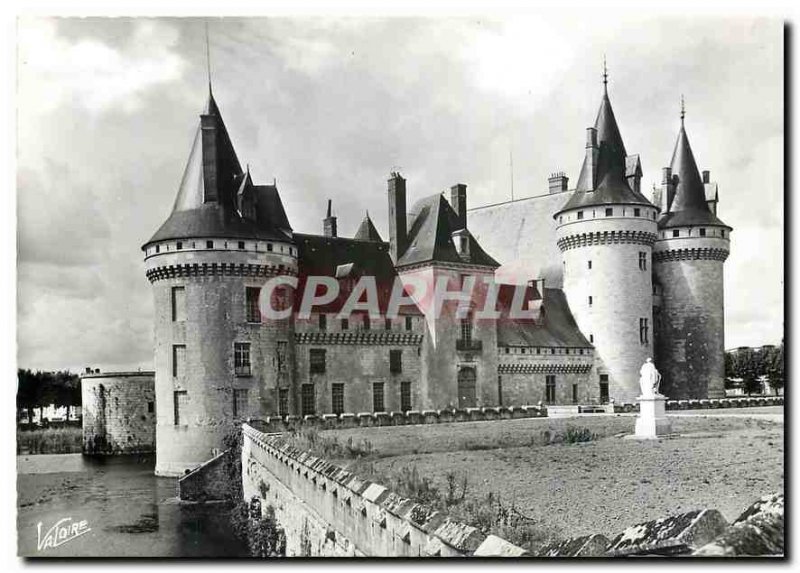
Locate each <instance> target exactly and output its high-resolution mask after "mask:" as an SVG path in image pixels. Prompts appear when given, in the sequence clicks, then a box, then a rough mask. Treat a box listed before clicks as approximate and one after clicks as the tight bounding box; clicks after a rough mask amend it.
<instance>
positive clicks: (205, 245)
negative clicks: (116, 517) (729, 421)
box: [142, 92, 297, 475]
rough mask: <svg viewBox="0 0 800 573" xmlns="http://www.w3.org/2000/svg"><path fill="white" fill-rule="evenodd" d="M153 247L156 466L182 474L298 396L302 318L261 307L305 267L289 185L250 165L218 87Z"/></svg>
mask: <svg viewBox="0 0 800 573" xmlns="http://www.w3.org/2000/svg"><path fill="white" fill-rule="evenodd" d="M142 250H143V251H144V257H145V266H146V275H147V278H148V279H149V281H150V283H151V284H152V287H153V295H154V300H155V305H154V306H155V313H154V314H155V329H154V334H155V341H154V342H155V389H156V400H155V403H156V473H157V474H159V475H180V474H183V473H184V471H185V470H187V469H191V468H193V467H195V466H197V465H199V464H201V463H203V462H205V461H207V460H208V459H209V458H211V457H212V456H213V455H214V453H215V452H217V451H220V450H221V449H222V448H223V447H224V444H223V439H224V437H225V435H226V434H227V433H228V432H229V431H230V429H231V428H233V427H234V426H235V425H237V424H238V423H240V422H241V420H244V419H246V418H248V417H263V416H265V415H269V414H276V413H279V412H281V411H285V413H288V411H287V410H288V408H290V407H291V404H292V403H293V401H294V400H293V397H292V394H293V392H292V379H291V375H292V374H291V368H289V364H290V363H291V362H290V359H291V353H292V345H293V335H292V328H293V327H292V323H291V322H290V321H288V320H284V321H271V320H269V319H267V318H263V320H262V316H261V313H260V306H259V303H260V298H261V297H260V294H261V289H262V288H263V287H264V283H265V281H266V280H267V279H268V278H271V277H275V276H281V275H295V274H296V273H297V250H296V247H295V245H294V242H293V239H292V230H291V226H290V225H289V222H288V220H287V218H286V213H285V212H284V209H283V205H282V204H281V200H280V196H279V195H278V191H277V188H276V187H275V186H274V185H264V186H259V185H254V184H253V182H252V179H251V176H250V173H249V170H248V171H246V172H243V171H242V169H241V166H240V164H239V160H238V158H237V156H236V152H235V151H234V148H233V145H232V144H231V140H230V137H229V135H228V132H227V129H226V128H225V123H224V122H223V120H222V116H221V114H220V112H219V108H218V107H217V104H216V102H215V101H214V97H213V95H212V94H211V93H210V92H209V97H208V105H207V107H206V110H205V111H204V113H203V114H202V115H201V116H200V125H199V126H198V129H197V132H196V134H195V139H194V143H193V145H192V149H191V152H190V154H189V160H188V162H187V164H186V169H185V171H184V175H183V179H182V180H181V183H180V186H179V189H178V193H177V197H176V198H175V203H174V205H173V208H172V212H171V214H170V215H169V217H168V218H167V220H166V221H165V222H164V224H163V225H162V226H161V227H160V228H159V229H158V231H157V232H156V233H155V234H154V235H153V237H152V238H151V239H150V240H149V241H147V243H146V244H145V245H144V246H143V247H142ZM291 297H292V291H291V289H288V288H286V289H284V290H283V291H281V292H280V294H279V296H278V297H276V298H281V299H282V303H286V302H287V301H291ZM282 303H276V304H282ZM276 304H273V307H274V306H276Z"/></svg>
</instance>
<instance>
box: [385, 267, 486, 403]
mask: <svg viewBox="0 0 800 573" xmlns="http://www.w3.org/2000/svg"><path fill="white" fill-rule="evenodd" d="M463 275H472V276H475V277H476V282H475V289H474V291H473V292H474V295H473V298H472V303H473V308H474V312H475V314H476V315H477V314H478V313H480V311H481V309H482V308H483V301H484V298H485V296H486V293H487V284H486V283H485V280H493V273H492V271H491V270H488V271H487V270H486V269H477V268H474V267H473V268H469V267H464V268H460V267H457V266H450V265H448V266H444V265H426V266H424V267H421V268H417V269H413V270H401V271H400V278H401V280H402V281H403V284H404V285H408V288H409V290H410V291H411V292H412V295H411V296H412V297H413V296H414V295H413V292H414V288H415V285H416V284H422V283H424V284H426V285H428V290H427V292H428V293H433V292H434V285H436V283H437V281H439V280H446V281H447V290H448V291H458V290H461V277H462V276H463ZM415 302H416V304H417V306H418V307H419V308H420V310H421V311H422V313H423V314H424V315H425V328H426V331H425V337H424V341H423V343H422V364H421V379H420V398H421V400H420V402H421V403H420V406H419V407H420V408H421V409H439V408H452V407H459V384H458V380H459V376H460V375H461V376H465V374H460V373H461V371H470V372H474V374H475V407H482V406H496V405H497V400H498V395H497V351H496V349H497V323H496V321H495V320H493V319H480V317H478V316H475V319H474V320H473V321H472V343H469V344H464V343H463V342H461V339H462V333H461V321H460V319H459V318H458V317H457V316H456V306H457V303H455V302H446V303H445V304H444V305H443V308H442V312H441V313H440V315H439V316H438V317H437V316H436V312H435V304H434V300H433V297H432V296H426V297H425V298H420V299H418V300H415Z"/></svg>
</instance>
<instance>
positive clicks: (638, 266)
mask: <svg viewBox="0 0 800 573" xmlns="http://www.w3.org/2000/svg"><path fill="white" fill-rule="evenodd" d="M604 85H605V88H604V93H603V100H602V102H601V104H600V110H599V112H598V114H597V120H596V121H595V124H594V127H590V128H588V129H587V132H586V157H585V159H584V162H583V167H582V168H581V173H580V176H579V179H578V183H577V186H576V188H575V191H574V192H573V193H572V194H571V196H570V198H569V200H568V201H567V203H566V204H565V205H564V206H563V207H562V208H561V209H560V210H559V211H557V212H556V213H555V215H554V218H555V220H556V239H557V244H558V248H559V250H560V251H561V254H562V261H563V276H564V292H565V294H566V296H567V300H568V301H569V307H570V309H571V310H572V313H573V315H574V317H575V320H576V322H577V324H578V326H579V327H580V330H581V332H583V334H584V335H585V336H586V337H587V338H589V341H590V342H591V343H592V344H593V345H594V346H595V349H596V357H597V359H596V372H595V374H594V375H595V376H596V380H595V381H594V382H592V383H591V385H590V386H593V387H594V389H593V390H592V389H590V396H592V397H593V398H599V399H600V400H601V401H607V400H608V399H610V398H611V399H615V400H617V401H619V400H626V401H632V400H635V399H636V397H637V396H638V395H639V383H638V380H639V368H640V367H641V365H642V364H643V363H644V361H645V360H646V359H647V358H648V357H650V356H652V353H653V339H652V323H653V308H652V305H653V296H652V288H653V287H652V270H651V255H652V245H653V242H654V241H655V239H656V230H657V228H656V218H657V208H656V207H655V206H654V205H653V204H652V203H650V201H648V200H647V199H646V198H645V197H644V196H643V195H642V194H641V192H640V191H639V182H640V178H641V167H640V164H639V158H638V156H636V155H633V156H628V155H627V153H626V151H625V146H624V144H623V142H622V137H621V136H620V132H619V128H618V127H617V121H616V119H615V117H614V111H613V110H612V108H611V101H610V100H609V98H608V88H607V83H606V82H605V81H604ZM595 384H596V386H595Z"/></svg>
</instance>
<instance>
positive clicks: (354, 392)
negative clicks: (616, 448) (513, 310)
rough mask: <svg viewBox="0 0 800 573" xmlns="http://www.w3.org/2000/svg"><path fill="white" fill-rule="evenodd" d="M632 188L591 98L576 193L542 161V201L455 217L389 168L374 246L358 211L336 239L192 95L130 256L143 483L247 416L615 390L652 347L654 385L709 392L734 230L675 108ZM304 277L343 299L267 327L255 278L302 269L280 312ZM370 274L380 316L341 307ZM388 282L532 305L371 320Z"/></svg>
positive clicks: (333, 229)
mask: <svg viewBox="0 0 800 573" xmlns="http://www.w3.org/2000/svg"><path fill="white" fill-rule="evenodd" d="M640 180H641V165H640V162H639V158H638V156H636V155H628V154H627V152H626V150H625V146H624V144H623V142H622V138H621V136H620V132H619V128H618V126H617V123H616V119H615V117H614V113H613V110H612V108H611V102H610V99H609V97H608V93H607V90H604V94H603V99H602V102H601V106H600V111H599V113H598V116H597V119H596V121H595V125H594V127H591V128H589V129H588V130H587V138H586V147H585V159H584V163H583V167H582V169H581V173H580V176H579V177H578V183H577V185H576V187H575V188H574V189H572V190H570V189H569V188H568V178H567V177H566V175H564V174H562V173H558V174H555V175H553V176H552V177H551V178H550V180H549V182H548V186H549V193H547V194H546V195H541V196H537V197H532V198H528V199H522V200H519V201H513V202H508V203H502V204H498V205H492V206H488V207H480V208H476V209H472V210H469V209H468V208H467V186H466V185H463V184H456V185H454V186H453V187H452V188H451V189H450V193H449V201H448V200H447V199H446V198H445V197H444V196H443V194H441V193H435V194H432V195H428V196H423V197H421V198H418V199H417V200H416V201H414V202H413V203H412V204H411V206H410V207H409V206H408V205H407V195H408V189H407V182H406V180H405V179H404V178H403V177H402V176H401V175H400V174H399V173H392V174H391V176H390V178H389V180H388V188H387V198H388V210H389V232H388V241H384V240H383V238H382V237H381V234H380V233H379V231H378V230H377V228H376V227H375V225H374V224H373V222H372V220H371V219H370V218H369V216H368V215H367V216H366V217H365V218H364V219H363V221H362V223H361V225H360V226H359V228H358V230H357V232H356V233H355V235H354V236H353V237H352V238H348V237H342V236H340V235H339V229H338V225H337V219H336V217H335V216H334V215H333V214H332V206H331V202H330V201H329V202H328V206H327V211H326V216H325V218H324V219H323V224H322V231H323V232H322V234H320V235H316V234H305V233H296V232H294V230H293V229H292V226H291V224H290V222H289V220H288V218H287V216H286V213H285V210H284V208H283V204H282V201H281V197H280V194H279V192H278V188H277V186H276V185H275V184H273V185H257V184H255V183H254V182H253V180H252V178H251V175H250V173H249V170H248V169H243V168H242V166H241V163H240V161H239V159H238V157H237V155H236V153H235V151H234V147H233V144H232V142H231V139H230V136H229V134H228V132H227V129H226V127H225V124H224V122H223V120H222V115H221V113H220V110H219V108H218V106H217V103H216V102H215V100H214V97H213V95H212V94H211V93H209V99H208V105H207V107H206V109H205V111H204V112H203V114H202V115H201V116H200V123H199V125H198V128H197V132H196V136H195V140H194V144H193V146H192V150H191V152H190V154H189V161H188V163H187V166H186V170H185V172H184V176H183V179H182V181H181V184H180V186H179V190H178V194H177V197H176V199H175V203H174V206H173V210H172V213H171V214H170V216H169V217H168V218H167V220H166V222H165V223H164V224H163V225H162V226H161V228H160V229H158V231H157V232H156V233H155V235H153V236H152V237H151V238H150V240H148V241H147V242H146V243H145V244H144V245H143V247H142V249H143V251H144V256H145V266H146V275H147V278H148V279H149V280H150V282H151V284H152V287H153V293H154V297H155V367H156V369H155V394H156V399H155V408H156V419H157V423H156V444H157V446H156V452H157V462H156V471H157V473H160V474H180V473H183V472H184V470H185V469H187V468H191V467H194V466H196V465H198V464H199V463H201V462H203V461H205V460H206V459H208V458H209V457H210V455H211V452H212V451H215V450H217V449H219V448H220V447H221V446H222V443H223V440H224V437H225V435H226V433H228V432H229V431H230V428H231V426H232V425H233V424H234V423H236V422H237V421H241V420H244V419H247V418H251V417H254V418H259V417H266V416H289V415H292V416H313V415H321V414H327V413H334V414H338V413H343V412H360V411H406V410H411V409H414V410H423V409H439V408H450V407H453V408H471V407H484V406H499V405H523V404H531V403H537V402H543V403H554V404H555V403H557V404H578V403H602V402H608V401H609V400H627V401H632V400H635V398H636V396H637V395H638V376H639V374H638V370H639V368H640V366H641V364H642V363H643V362H644V361H645V359H646V358H647V357H649V356H653V355H655V357H656V361H657V365H658V367H659V368H660V369H661V371H662V373H663V375H664V382H663V384H662V390H663V391H664V392H665V393H666V394H667V395H669V396H670V397H672V398H701V397H702V398H705V397H708V396H713V397H716V396H721V395H722V394H723V392H724V391H723V379H724V372H723V370H722V365H723V352H722V349H723V348H724V345H723V324H722V316H723V315H722V300H723V297H722V288H723V287H722V263H723V261H724V260H725V257H727V253H728V244H729V233H730V227H728V226H726V225H725V224H724V223H722V222H721V221H720V220H719V219H718V218H717V217H716V205H717V190H716V185H715V184H712V183H710V182H709V181H708V174H707V172H704V174H703V177H702V178H701V176H700V174H699V172H698V170H697V166H696V164H695V162H694V158H693V156H692V152H691V149H690V147H689V143H688V139H687V136H686V132H685V129H684V127H683V120H681V130H680V132H679V136H678V142H677V144H676V148H675V153H674V154H673V158H672V162H671V167H670V168H667V169H665V176H664V185H663V186H662V189H661V190H660V194H659V193H656V196H654V197H653V198H647V197H645V196H644V195H643V193H642V191H641V188H640V187H641V185H640ZM708 197H711V199H709V198H708ZM311 276H324V277H329V278H330V279H333V280H335V281H336V283H337V284H338V285H339V286H340V297H339V298H337V299H336V300H334V301H332V302H330V303H329V304H328V305H327V306H325V307H323V308H316V309H314V312H313V313H312V314H311V316H310V317H309V318H307V319H304V320H300V319H295V317H294V316H293V315H291V316H288V318H286V319H281V320H266V319H265V320H262V317H261V315H260V311H259V306H258V301H259V297H260V294H261V291H260V289H261V288H262V286H263V285H264V283H265V281H266V280H267V279H268V278H274V277H293V278H297V280H298V282H297V287H296V288H294V287H291V286H285V287H282V288H281V289H278V290H276V292H275V293H274V298H275V301H274V303H275V305H277V306H279V307H282V308H288V307H289V306H292V305H295V304H296V303H297V301H298V300H300V299H302V296H303V294H304V287H305V284H306V281H307V279H308V277H311ZM365 276H367V277H374V278H375V281H376V284H377V287H378V288H377V292H378V298H379V302H380V304H379V307H380V310H379V313H378V314H377V315H376V314H373V315H368V314H367V313H366V312H364V311H354V312H352V313H350V314H348V315H347V316H346V317H345V318H341V317H339V316H337V315H338V314H339V313H340V312H341V311H342V309H343V308H344V307H343V305H344V301H345V299H346V295H347V294H349V293H351V292H352V290H353V288H354V287H355V285H357V284H359V283H358V281H359V279H360V278H361V277H365ZM509 276H510V277H511V278H512V280H509V279H508V278H507V277H509ZM395 280H399V281H401V282H402V283H403V284H404V285H406V286H410V285H413V284H416V283H419V282H420V281H422V282H424V283H426V284H436V283H437V282H439V283H443V284H447V287H448V290H459V289H460V288H462V287H463V286H464V285H465V284H467V283H468V282H469V281H475V283H476V284H477V285H479V288H478V290H477V293H478V295H477V298H478V299H481V298H486V297H489V296H490V293H491V292H496V293H498V297H497V300H498V305H499V306H498V308H500V309H501V310H508V309H509V307H510V306H511V305H513V304H515V302H519V303H520V304H522V305H523V307H524V308H525V309H526V310H528V311H530V314H529V316H528V317H527V318H524V319H518V318H510V317H509V316H510V315H509V313H503V314H502V315H503V318H500V319H497V320H494V319H492V320H486V319H483V318H481V317H480V316H479V314H478V313H476V310H477V309H476V308H472V307H470V308H469V309H468V311H467V312H466V314H465V315H464V316H460V315H457V314H456V313H455V309H454V308H450V307H448V306H446V307H445V312H444V313H443V314H438V313H437V312H435V308H434V307H432V305H430V304H427V303H426V301H424V300H419V299H418V298H415V297H414V296H413V292H415V291H414V289H413V288H409V292H411V293H412V298H413V303H408V304H405V305H404V306H403V307H401V308H400V312H399V314H398V315H397V316H396V317H393V318H388V317H389V313H387V305H388V302H389V289H390V285H392V284H394V282H395ZM504 281H507V282H504ZM515 284H516V285H520V286H521V288H520V289H519V292H521V293H522V296H521V299H520V300H519V301H517V300H516V299H515V296H516V295H515V294H514V293H515V292H516V291H515V289H514V285H515Z"/></svg>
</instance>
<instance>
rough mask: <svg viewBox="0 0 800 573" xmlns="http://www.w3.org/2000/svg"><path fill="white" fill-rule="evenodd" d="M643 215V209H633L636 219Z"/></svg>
mask: <svg viewBox="0 0 800 573" xmlns="http://www.w3.org/2000/svg"><path fill="white" fill-rule="evenodd" d="M641 214H642V210H641V209H639V208H638V207H634V208H633V216H634V217H639V216H641Z"/></svg>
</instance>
